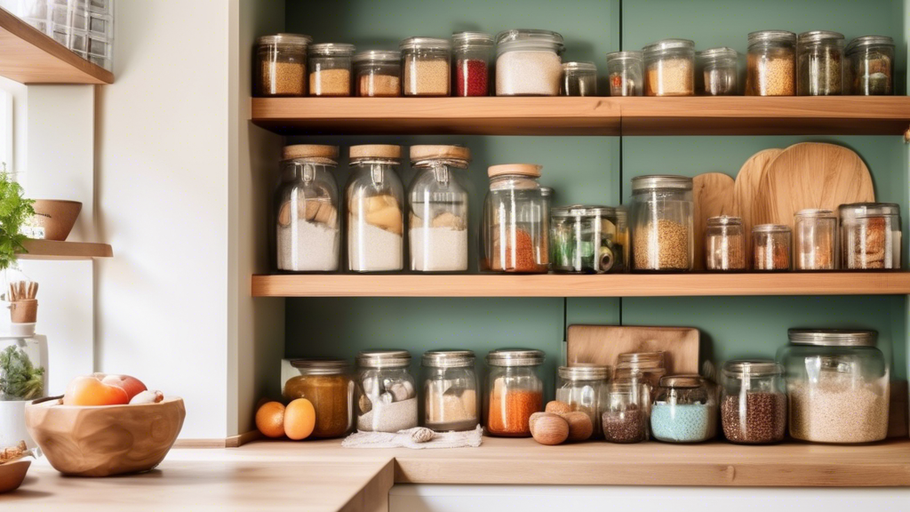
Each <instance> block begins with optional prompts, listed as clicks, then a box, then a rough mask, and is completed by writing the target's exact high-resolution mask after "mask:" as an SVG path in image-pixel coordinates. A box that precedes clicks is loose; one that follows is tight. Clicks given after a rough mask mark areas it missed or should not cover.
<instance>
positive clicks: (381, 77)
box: [354, 50, 401, 98]
mask: <svg viewBox="0 0 910 512" xmlns="http://www.w3.org/2000/svg"><path fill="white" fill-rule="evenodd" d="M354 76H355V78H354V84H355V91H356V92H355V94H356V95H357V96H360V97H369V98H390V97H395V96H401V52H398V51H386V50H368V51H364V52H358V53H357V54H356V55H354Z"/></svg>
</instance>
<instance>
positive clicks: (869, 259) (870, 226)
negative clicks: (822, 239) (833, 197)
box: [838, 203, 901, 270]
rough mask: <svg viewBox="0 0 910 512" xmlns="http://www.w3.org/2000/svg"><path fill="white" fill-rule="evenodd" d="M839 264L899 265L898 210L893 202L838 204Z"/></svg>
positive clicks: (874, 267) (854, 267) (869, 267)
mask: <svg viewBox="0 0 910 512" xmlns="http://www.w3.org/2000/svg"><path fill="white" fill-rule="evenodd" d="M838 213H839V214H840V240H841V242H840V243H841V268H843V269H848V270H883V269H900V268H901V210H900V206H899V205H897V204H894V203H856V204H845V205H841V206H840V208H839V209H838Z"/></svg>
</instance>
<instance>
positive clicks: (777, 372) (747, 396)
mask: <svg viewBox="0 0 910 512" xmlns="http://www.w3.org/2000/svg"><path fill="white" fill-rule="evenodd" d="M783 373H784V372H783V368H782V367H781V366H780V365H779V364H777V363H776V362H774V361H772V360H765V359H741V360H734V361H728V362H727V363H725V364H724V368H723V372H722V374H721V385H722V389H721V398H720V420H721V425H722V426H723V430H724V436H726V438H727V439H728V440H729V441H731V442H733V443H741V444H769V443H779V442H780V441H783V440H784V435H785V434H786V433H787V393H786V390H785V385H784V377H783Z"/></svg>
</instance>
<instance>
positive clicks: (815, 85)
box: [796, 30, 844, 96]
mask: <svg viewBox="0 0 910 512" xmlns="http://www.w3.org/2000/svg"><path fill="white" fill-rule="evenodd" d="M796 55H797V63H798V65H797V71H796V76H797V88H796V90H797V92H798V93H799V95H800V96H831V95H838V94H843V82H844V35H843V34H840V33H838V32H830V31H827V30H812V31H810V32H803V33H802V34H800V35H799V37H798V38H797V41H796Z"/></svg>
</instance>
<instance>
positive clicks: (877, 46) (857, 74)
mask: <svg viewBox="0 0 910 512" xmlns="http://www.w3.org/2000/svg"><path fill="white" fill-rule="evenodd" d="M844 53H845V54H846V58H847V67H846V74H847V76H846V78H845V81H846V83H847V86H848V87H849V88H850V90H849V91H848V92H850V93H851V94H857V95H860V96H886V95H891V94H894V39H891V38H890V37H888V36H862V37H857V38H856V39H854V40H853V41H850V44H848V45H847V49H846V50H845V51H844Z"/></svg>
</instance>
